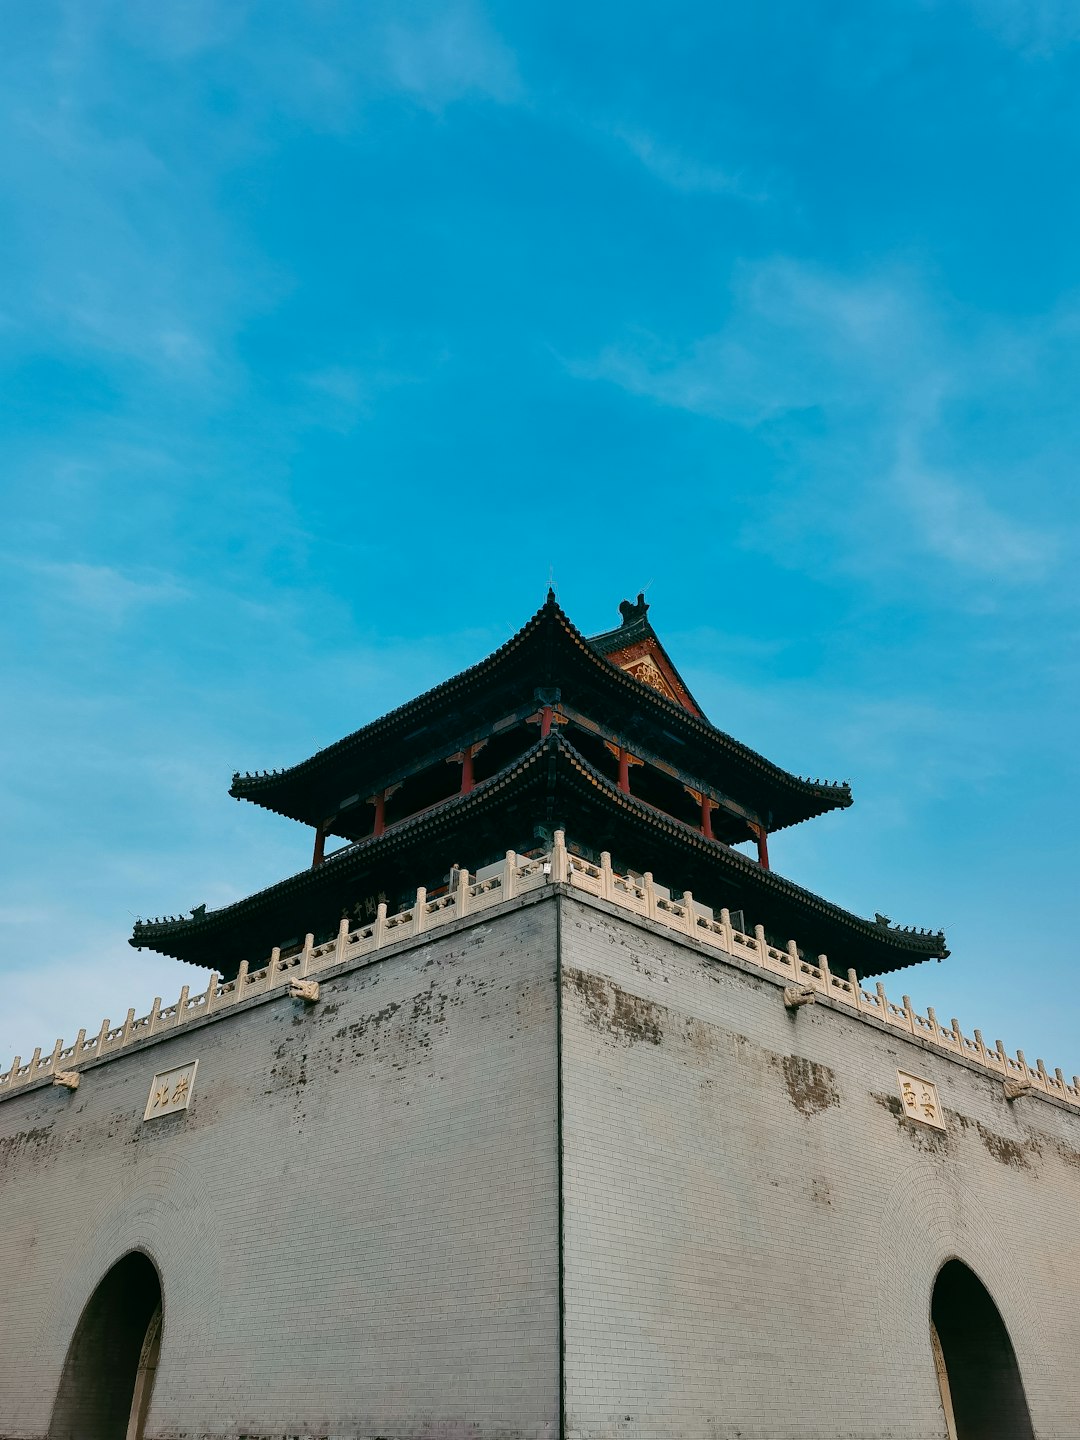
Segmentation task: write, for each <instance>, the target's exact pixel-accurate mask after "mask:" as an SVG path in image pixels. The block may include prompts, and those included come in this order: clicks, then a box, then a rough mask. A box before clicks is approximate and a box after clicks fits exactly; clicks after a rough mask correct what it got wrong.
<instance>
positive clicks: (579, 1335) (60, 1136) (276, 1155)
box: [0, 886, 1080, 1440]
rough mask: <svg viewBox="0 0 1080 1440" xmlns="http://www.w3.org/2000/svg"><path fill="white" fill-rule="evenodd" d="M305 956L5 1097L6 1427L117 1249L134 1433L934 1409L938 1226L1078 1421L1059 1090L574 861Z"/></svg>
mask: <svg viewBox="0 0 1080 1440" xmlns="http://www.w3.org/2000/svg"><path fill="white" fill-rule="evenodd" d="M557 975H558V976H560V977H561V992H560V991H559V990H558V989H557V986H556V977H557ZM319 983H320V998H319V1001H318V1003H317V1004H315V1005H314V1006H310V1007H309V1006H305V1005H304V1004H303V1003H302V1002H301V1001H294V1000H289V999H288V998H286V997H285V996H284V995H282V994H281V993H280V992H278V993H277V994H276V995H272V996H269V997H267V998H265V999H263V998H255V999H252V1000H250V1001H247V1002H244V1003H243V1004H241V1005H238V1006H236V1007H235V1008H232V1009H230V1010H228V1011H223V1012H221V1013H220V1014H215V1015H212V1016H210V1017H209V1018H208V1019H207V1020H205V1021H204V1022H200V1023H196V1024H193V1025H191V1026H189V1027H187V1028H185V1029H184V1030H183V1031H182V1032H181V1033H179V1034H176V1035H172V1034H170V1033H169V1032H165V1033H163V1034H162V1035H160V1036H157V1037H154V1038H152V1039H149V1040H147V1041H146V1042H144V1043H142V1044H141V1045H137V1046H135V1047H133V1048H131V1049H128V1050H124V1051H122V1052H119V1053H117V1054H115V1055H112V1056H106V1057H103V1058H102V1059H101V1060H100V1061H96V1062H94V1063H92V1064H89V1065H88V1066H86V1067H85V1068H84V1069H83V1071H82V1076H81V1084H80V1087H79V1089H78V1090H76V1091H74V1092H71V1091H68V1090H64V1089H59V1088H56V1087H54V1086H51V1085H49V1084H47V1083H36V1084H33V1085H30V1086H27V1087H26V1088H24V1089H22V1090H19V1091H17V1092H14V1093H12V1094H10V1095H8V1096H7V1097H5V1098H3V1099H2V1100H0V1440H42V1437H44V1436H45V1434H46V1431H47V1428H48V1424H49V1417H50V1412H51V1409H52V1405H53V1400H54V1397H55V1395H56V1391H57V1387H58V1384H59V1381H60V1375H61V1372H62V1369H63V1365H64V1358H65V1354H66V1352H67V1348H68V1344H69V1342H70V1340H71V1337H72V1334H73V1332H74V1330H75V1327H76V1325H77V1323H78V1319H79V1315H80V1313H81V1312H82V1309H83V1307H84V1306H85V1304H86V1302H87V1300H88V1299H89V1297H90V1296H91V1295H92V1294H93V1292H94V1289H95V1287H96V1285H97V1284H98V1282H99V1280H100V1279H101V1278H102V1276H103V1275H104V1274H105V1273H106V1272H107V1271H108V1270H109V1268H110V1267H111V1266H112V1265H113V1264H114V1263H115V1262H116V1261H117V1260H118V1259H119V1258H120V1257H121V1256H122V1255H124V1254H125V1253H127V1252H129V1251H130V1250H132V1249H142V1250H144V1251H145V1252H146V1253H147V1254H148V1255H150V1256H151V1257H152V1259H153V1260H154V1263H155V1265H156V1266H157V1268H158V1271H159V1273H160V1275H161V1278H162V1284H163V1293H164V1321H163V1329H162V1343H161V1363H160V1368H159V1371H158V1375H157V1381H156V1385H155V1388H154V1393H153V1401H152V1404H151V1409H150V1413H149V1418H148V1423H147V1430H146V1434H147V1437H148V1440H196V1437H199V1440H225V1437H229V1440H236V1437H249V1440H256V1437H272V1440H283V1437H285V1436H293V1437H300V1436H304V1437H339V1440H346V1437H347V1440H375V1437H379V1436H382V1437H388V1440H511V1437H516V1440H523V1437H530V1440H555V1437H556V1436H558V1435H559V1434H560V1376H561V1382H562V1392H563V1404H564V1406H565V1411H564V1416H563V1427H564V1433H565V1435H566V1436H567V1437H571V1440H623V1437H634V1440H646V1437H655V1440H659V1437H664V1440H673V1437H676V1436H678V1437H680V1440H736V1437H738V1440H796V1437H797V1440H825V1437H828V1440H886V1437H889V1440H943V1436H944V1433H945V1424H944V1419H943V1415H942V1411H941V1406H940V1403H939V1399H938V1392H937V1387H936V1383H935V1378H934V1365H933V1358H932V1353H931V1348H930V1335H929V1307H930V1298H931V1292H932V1289H933V1284H934V1279H935V1276H936V1274H937V1271H938V1269H939V1268H940V1266H941V1265H942V1264H943V1262H944V1261H945V1260H947V1259H948V1258H950V1257H953V1256H956V1257H958V1258H960V1259H961V1260H963V1261H964V1262H965V1263H966V1264H968V1265H970V1266H971V1268H972V1269H973V1270H974V1271H975V1272H976V1274H977V1275H978V1276H979V1277H980V1279H981V1280H982V1281H983V1283H984V1284H985V1285H986V1287H987V1289H988V1290H989V1292H990V1294H991V1295H992V1296H993V1298H994V1300H995V1302H996V1304H997V1306H998V1308H999V1309H1000V1311H1001V1314H1002V1316H1003V1318H1004V1321H1005V1324H1006V1326H1007V1327H1008V1330H1009V1333H1010V1335H1011V1337H1012V1341H1013V1344H1014V1346H1015V1348H1016V1352H1017V1359H1018V1361H1019V1366H1020V1370H1021V1373H1022V1375H1023V1379H1024V1383H1025V1386H1026V1390H1027V1398H1028V1402H1029V1404H1030V1407H1031V1412H1032V1417H1033V1420H1034V1425H1035V1431H1036V1434H1037V1435H1038V1437H1039V1440H1077V1437H1080V1367H1078V1366H1076V1364H1075V1361H1074V1357H1075V1355H1076V1353H1077V1351H1078V1348H1080V1322H1078V1320H1077V1318H1076V1307H1075V1304H1074V1296H1075V1295H1076V1293H1077V1289H1078V1282H1080V1235H1078V1227H1077V1225H1076V1219H1075V1217H1076V1213H1077V1201H1078V1199H1080V1115H1078V1114H1077V1113H1075V1111H1074V1110H1073V1109H1072V1108H1071V1107H1068V1106H1066V1105H1064V1104H1062V1103H1059V1102H1056V1101H1054V1100H1051V1099H1047V1098H1045V1097H1041V1096H1039V1097H1026V1098H1021V1099H1019V1100H1016V1101H1014V1102H1012V1103H1011V1104H1010V1103H1009V1102H1008V1101H1006V1099H1005V1098H1004V1094H1003V1087H1002V1081H1001V1079H1000V1078H999V1077H996V1076H994V1075H993V1074H991V1073H989V1072H988V1071H986V1070H985V1069H980V1068H979V1067H978V1066H975V1065H972V1064H968V1063H965V1062H964V1061H963V1060H959V1059H955V1058H953V1057H951V1056H949V1055H948V1054H947V1053H944V1052H942V1050H941V1049H940V1048H937V1049H935V1048H934V1047H933V1046H931V1045H929V1044H926V1043H924V1042H921V1041H920V1040H918V1039H915V1038H908V1037H906V1036H905V1035H904V1034H903V1033H902V1032H898V1031H897V1030H896V1029H895V1027H894V1028H886V1027H885V1026H883V1025H881V1024H879V1023H877V1022H875V1021H873V1020H871V1019H868V1018H866V1017H865V1016H864V1017H860V1016H859V1015H857V1014H855V1013H853V1012H852V1011H851V1010H850V1008H845V1007H842V1006H839V1005H834V1004H830V1003H828V1002H825V1001H822V1002H819V1003H818V1004H815V1005H808V1006H804V1007H802V1008H800V1009H798V1010H796V1011H793V1012H792V1011H788V1010H786V1009H785V1007H784V1003H783V998H782V997H783V986H784V981H783V980H782V979H780V978H778V977H775V976H772V975H770V974H768V973H766V972H763V971H761V970H759V969H757V968H755V967H754V966H753V965H751V964H747V963H740V962H739V961H736V960H733V959H728V958H725V957H724V956H723V955H722V954H717V953H716V951H715V950H714V949H713V948H706V947H705V946H703V945H702V944H700V943H699V942H695V941H693V940H691V939H690V938H689V937H682V936H680V935H679V933H678V932H674V931H672V930H671V929H670V928H665V927H664V926H661V925H659V924H657V923H655V922H653V921H650V920H648V919H639V918H635V917H633V916H628V915H627V913H626V911H625V910H621V909H617V908H615V907H614V906H612V905H610V904H608V903H607V902H605V901H604V900H602V899H595V898H593V897H591V896H581V895H580V894H577V893H575V892H573V891H572V890H568V889H567V888H566V887H563V886H552V887H551V888H549V889H547V890H545V891H543V892H541V893H539V894H532V895H529V896H524V897H522V898H520V899H517V900H512V901H508V902H506V903H505V904H503V905H501V906H499V907H498V908H494V909H491V910H488V911H486V912H484V913H482V914H478V915H475V916H470V917H467V918H466V919H464V920H462V921H459V922H455V924H453V925H451V926H449V927H447V928H446V929H445V930H439V931H437V932H435V933H433V934H431V935H426V936H421V937H418V938H414V939H410V940H406V941H402V942H401V944H400V945H399V946H398V947H396V948H393V947H392V948H389V949H387V950H384V951H380V952H379V953H378V955H377V956H375V957H373V958H371V959H370V960H366V961H364V962H363V963H359V964H351V966H350V965H348V964H347V965H345V966H343V967H340V968H339V969H337V970H331V971H328V972H326V973H324V974H323V975H321V976H320V981H319ZM559 994H561V1011H560V1006H559V1005H558V1004H557V996H558V995H559ZM196 1058H197V1059H198V1061H199V1069H198V1076H197V1080H196V1086H195V1096H194V1100H193V1102H192V1106H191V1108H190V1110H188V1111H186V1112H181V1113H178V1114H175V1115H171V1116H166V1117H164V1118H162V1119H159V1120H154V1121H150V1122H147V1123H146V1124H144V1123H143V1121H142V1114H143V1108H144V1106H145V1104H146V1100H147V1095H148V1092H149V1088H150V1081H151V1078H152V1076H153V1075H154V1074H155V1072H158V1071H163V1070H167V1069H169V1068H171V1067H173V1066H177V1065H180V1064H183V1063H184V1062H186V1061H190V1060H193V1059H196ZM560 1066H561V1076H560ZM897 1069H901V1070H904V1071H906V1072H910V1073H912V1074H915V1075H917V1076H920V1077H922V1078H925V1079H928V1080H931V1081H933V1082H934V1083H935V1084H936V1085H937V1089H938V1094H939V1096H940V1100H941V1103H942V1105H943V1107H944V1112H945V1118H946V1124H947V1128H946V1130H945V1131H944V1132H941V1131H936V1130H932V1129H929V1128H928V1127H926V1126H922V1125H919V1124H917V1123H916V1122H913V1121H912V1120H910V1119H907V1118H905V1117H904V1116H903V1115H902V1114H901V1113H900V1100H899V1095H898V1091H897V1077H896V1071H897ZM560 1079H561V1135H562V1154H561V1162H562V1164H561V1177H562V1195H561V1201H562V1203H561V1207H560V1190H559V1185H560V1151H559V1133H560V1132H559V1119H560V1110H559V1100H560ZM560 1230H561V1237H562V1275H561V1276H560ZM560 1286H561V1289H560ZM560 1301H561V1304H560ZM560 1316H561V1319H560Z"/></svg>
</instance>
